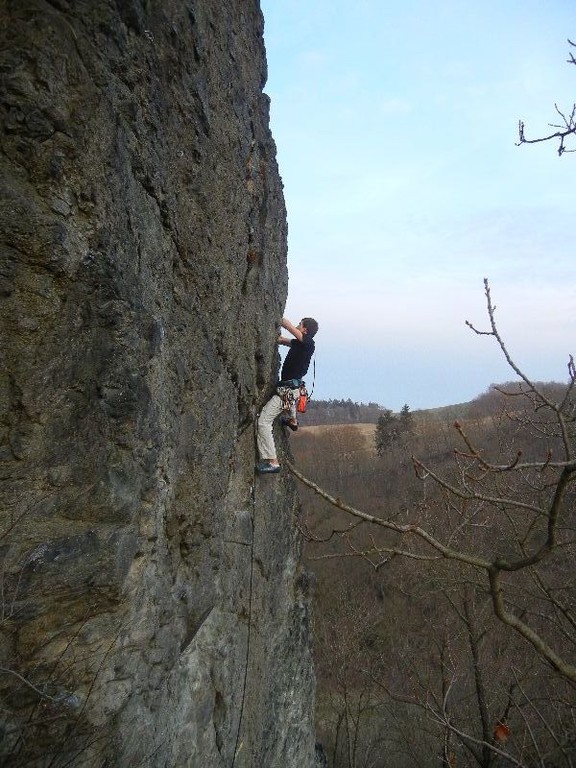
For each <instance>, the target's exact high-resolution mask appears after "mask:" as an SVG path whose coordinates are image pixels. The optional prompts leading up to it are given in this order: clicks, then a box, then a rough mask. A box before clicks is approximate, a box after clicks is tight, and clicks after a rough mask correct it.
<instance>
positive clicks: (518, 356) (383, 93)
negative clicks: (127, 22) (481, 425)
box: [261, 0, 576, 411]
mask: <svg viewBox="0 0 576 768" xmlns="http://www.w3.org/2000/svg"><path fill="white" fill-rule="evenodd" d="M261 7H262V11H263V13H264V19H265V30H264V39H265V44H266V52H267V60H268V81H267V84H266V86H265V89H264V90H265V93H267V94H268V96H269V97H270V100H271V106H270V111H271V118H270V121H271V129H272V134H273V136H274V140H275V142H276V146H277V160H278V165H279V169H280V175H281V177H282V181H283V184H284V195H285V199H286V206H287V213H288V233H289V234H288V269H289V294H288V301H287V305H286V310H285V314H286V316H287V317H288V318H289V319H291V320H293V321H295V322H298V321H299V320H300V319H301V318H302V317H305V316H312V317H315V318H316V319H317V320H318V322H319V324H320V330H319V332H318V335H317V337H316V349H317V351H316V379H315V389H314V396H315V397H317V398H318V399H331V398H336V399H341V398H343V399H348V398H350V399H352V400H354V401H357V402H366V403H367V402H377V403H379V404H380V405H382V406H384V407H386V408H391V409H392V410H396V411H397V410H399V409H400V408H401V407H402V406H403V405H404V404H405V403H406V404H408V405H409V406H410V408H411V409H412V410H416V409H419V408H434V407H438V406H442V405H450V404H455V403H462V402H467V401H469V400H472V399H473V398H475V397H476V396H478V395H479V394H481V393H482V392H485V391H486V390H487V389H488V388H489V386H490V385H491V384H493V383H502V382H506V381H511V380H514V379H515V378H516V376H515V374H514V373H513V371H512V370H511V369H510V368H509V367H508V366H507V364H506V362H505V360H504V357H503V355H502V352H501V351H500V350H499V348H498V346H497V344H496V343H495V341H494V339H493V338H491V337H488V336H483V335H477V334H475V333H474V332H473V331H471V330H470V329H469V328H468V327H467V326H466V321H470V322H472V323H473V324H474V325H475V326H476V327H477V328H478V329H479V330H486V329H487V328H488V317H487V313H486V299H485V295H484V278H486V279H488V281H489V285H490V290H491V294H492V299H493V302H494V304H495V305H496V307H497V309H496V321H497V323H498V328H499V331H500V333H501V335H502V336H503V338H504V340H505V343H506V345H507V348H508V351H509V352H510V354H511V356H512V358H513V359H514V361H515V362H516V363H517V364H518V365H519V366H520V367H521V368H522V370H523V371H524V372H525V373H526V374H527V375H528V376H529V377H530V378H532V379H533V380H538V381H566V380H567V376H568V374H567V362H568V359H569V355H570V354H575V355H576V343H575V342H576V339H575V334H574V329H575V324H576V258H575V257H574V229H575V228H574V220H575V217H574V210H573V209H574V184H573V182H574V171H575V170H576V153H574V154H568V153H565V154H564V155H563V156H562V157H559V156H558V154H557V144H556V143H552V142H545V143H542V144H534V145H523V146H516V143H517V141H518V121H519V120H523V121H524V122H525V124H526V136H527V138H537V137H540V136H545V135H548V134H549V133H551V132H552V131H553V129H551V128H550V124H551V123H556V122H559V120H560V117H559V115H558V114H557V112H556V110H555V105H557V106H558V108H559V109H560V110H561V111H564V112H568V113H569V112H570V111H571V109H572V106H573V104H574V102H575V101H576V66H574V65H571V64H568V63H567V60H568V57H569V54H570V52H571V50H572V49H571V47H570V45H569V43H568V39H573V40H574V41H575V42H576V4H574V2H573V0H522V2H520V0H507V1H504V2H503V1H502V0H485V1H484V2H477V3H466V4H464V3H462V2H456V0H434V2H432V1H431V0H430V1H429V2H426V1H425V0H404V1H403V2H402V3H393V2H391V1H390V0H388V1H387V0H355V2H353V3H351V2H350V1H349V0H346V2H343V1H342V0H261ZM574 53H576V49H574ZM574 147H575V148H576V142H575V143H574ZM307 382H308V384H310V383H311V378H310V376H308V378H307ZM309 388H310V387H309Z"/></svg>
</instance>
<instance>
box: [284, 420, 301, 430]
mask: <svg viewBox="0 0 576 768" xmlns="http://www.w3.org/2000/svg"><path fill="white" fill-rule="evenodd" d="M282 426H283V427H288V429H291V430H292V432H296V430H297V429H298V424H294V422H293V421H290V419H282Z"/></svg>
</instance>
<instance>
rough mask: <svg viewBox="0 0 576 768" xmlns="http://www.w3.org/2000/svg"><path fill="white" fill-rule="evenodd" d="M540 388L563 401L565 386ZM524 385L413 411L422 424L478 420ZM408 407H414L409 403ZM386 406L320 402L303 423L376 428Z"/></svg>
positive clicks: (548, 384) (555, 384) (493, 387)
mask: <svg viewBox="0 0 576 768" xmlns="http://www.w3.org/2000/svg"><path fill="white" fill-rule="evenodd" d="M537 385H538V386H539V387H540V388H541V389H542V390H543V391H545V392H546V393H547V394H548V395H549V396H550V397H552V398H555V397H560V396H561V394H562V392H563V391H564V389H565V386H566V385H565V384H563V383H559V382H553V381H552V382H537ZM521 386H523V384H522V383H521V382H519V381H512V382H510V381H509V382H505V383H504V384H491V385H490V387H489V388H488V389H487V390H486V391H485V392H483V393H481V394H479V395H478V396H477V397H475V398H474V399H473V400H470V401H469V402H465V403H456V404H454V405H444V406H441V407H439V408H428V409H418V410H415V411H413V413H414V415H417V416H418V421H422V420H428V419H433V420H438V421H443V422H450V421H454V420H456V419H467V418H478V417H479V416H482V415H484V416H487V415H489V414H490V413H492V412H493V411H494V408H498V407H499V405H498V403H499V401H500V398H501V395H500V392H508V393H518V392H519V390H520V387H521ZM408 405H410V404H409V403H408ZM385 410H386V406H385V405H380V404H378V403H374V402H370V403H357V402H355V401H353V400H351V399H350V398H348V399H347V400H344V399H341V400H316V399H312V400H310V402H309V403H308V409H307V412H306V415H305V417H304V418H303V420H302V423H303V425H305V426H310V427H312V426H320V425H323V424H376V423H377V422H378V418H379V417H380V416H381V414H382V413H383V411H385Z"/></svg>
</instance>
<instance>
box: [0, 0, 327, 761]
mask: <svg viewBox="0 0 576 768" xmlns="http://www.w3.org/2000/svg"><path fill="white" fill-rule="evenodd" d="M262 31H263V19H262V15H261V12H260V9H259V5H258V2H257V0H163V2H153V1H152V0H50V1H49V0H26V2H22V0H3V1H2V2H0V35H1V53H0V58H1V70H0V71H1V73H2V74H1V82H0V110H1V118H2V124H3V126H2V147H1V154H0V163H1V174H0V179H1V181H0V183H1V185H2V195H1V203H0V222H1V229H2V246H1V252H0V318H1V320H0V322H1V326H0V330H1V350H0V354H1V369H0V473H1V488H2V499H1V506H0V515H1V521H0V555H1V556H2V561H3V566H2V571H1V574H0V580H1V588H2V591H1V596H2V603H1V611H2V612H1V614H0V718H1V722H0V763H2V764H3V765H10V766H12V765H14V766H20V765H22V766H24V765H25V766H52V767H53V768H57V767H59V766H104V765H106V766H143V767H146V766H150V767H156V766H158V767H159V766H163V767H166V768H172V767H174V768H176V767H180V766H194V767H195V766H198V767H201V768H206V767H210V766H217V767H220V766H226V768H232V767H233V766H236V768H248V767H254V768H268V767H270V768H274V767H275V766H282V768H286V767H289V766H294V768H305V767H306V766H311V765H312V764H313V762H314V758H313V753H314V744H313V728H312V708H313V707H312V700H313V676H312V670H311V662H310V654H309V638H308V625H307V617H308V603H307V597H306V594H305V592H306V590H305V582H306V579H305V576H304V575H302V574H301V573H300V571H299V565H298V560H299V547H300V543H299V538H298V535H297V532H296V529H295V525H294V515H295V512H296V497H295V489H294V487H293V485H292V484H291V483H290V480H289V478H288V477H286V476H282V477H278V476H275V477H264V478H256V479H255V478H254V475H253V465H254V429H253V423H254V417H255V414H256V413H257V410H258V408H259V407H260V406H261V404H262V402H263V401H264V399H265V398H266V396H267V395H268V394H269V391H270V387H271V385H272V382H273V380H274V376H275V369H276V364H277V353H276V349H275V344H274V340H275V324H276V323H277V322H278V320H279V318H280V316H281V314H282V309H283V306H284V302H285V298H286V291H287V272H286V215H285V209H284V202H283V195H282V186H281V181H280V178H279V175H278V169H277V167H276V159H275V146H274V143H273V141H272V137H271V135H270V131H269V125H268V122H269V121H268V100H267V97H266V96H265V94H263V91H262V89H263V87H264V83H265V79H266V64H265V52H264V47H263V41H262Z"/></svg>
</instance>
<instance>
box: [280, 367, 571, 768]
mask: <svg viewBox="0 0 576 768" xmlns="http://www.w3.org/2000/svg"><path fill="white" fill-rule="evenodd" d="M515 370H516V369H515ZM568 370H569V379H568V382H567V383H553V382H552V383H538V382H532V381H531V380H530V379H528V378H527V377H525V376H524V374H523V373H522V372H521V371H518V373H519V374H520V376H519V377H518V378H517V379H515V380H514V381H511V382H508V383H505V384H502V385H492V386H491V387H490V388H489V389H488V390H487V391H486V392H485V393H483V394H481V395H479V396H478V397H477V398H476V399H475V400H473V401H472V402H470V403H466V404H461V405H458V406H454V407H451V408H441V409H437V410H431V411H416V412H411V411H410V409H409V407H408V406H405V407H404V409H403V411H402V412H401V413H399V414H392V412H391V411H389V410H387V409H385V408H381V407H378V406H375V404H369V405H368V406H362V405H359V404H353V403H350V402H349V401H347V402H346V401H330V402H328V403H318V404H317V405H316V407H315V409H314V410H312V409H311V410H310V411H309V413H310V416H311V417H312V418H311V419H310V421H313V422H314V425H310V423H309V421H307V418H308V415H309V414H308V413H307V414H306V415H305V416H304V417H303V419H302V428H301V429H300V430H299V431H298V432H297V433H295V434H293V435H291V436H290V441H291V448H292V452H293V455H294V464H293V465H292V471H293V473H294V474H295V475H296V477H298V478H299V480H300V481H301V483H300V492H301V498H302V505H301V514H300V519H299V527H300V530H301V532H302V534H303V536H304V538H305V541H306V544H305V560H306V565H307V567H308V568H309V569H310V570H311V571H312V573H313V574H314V579H313V580H314V583H315V588H314V593H315V597H314V631H315V643H316V647H315V655H316V659H315V661H316V673H317V685H318V690H317V733H318V738H319V739H320V740H321V742H322V744H323V748H324V750H325V753H326V756H327V760H328V765H330V766H332V767H333V768H385V767H386V768H389V767H390V766H393V768H409V767H410V768H412V767H413V766H421V767H422V768H428V766H430V768H431V767H432V766H439V765H443V766H451V767H452V768H456V767H458V768H463V767H468V766H470V768H473V767H474V768H497V767H498V768H499V767H500V766H519V767H522V768H532V767H536V766H538V767H539V768H552V767H554V768H560V767H561V766H562V767H568V766H573V765H576V721H575V719H576V690H575V686H576V654H575V644H576V611H575V608H576V584H575V572H574V555H575V539H574V526H575V523H576V492H575V488H574V477H575V474H576V461H575V459H574V453H575V448H576V444H575V434H574V415H575V400H574V397H573V395H574V388H575V384H576V376H575V375H574V365H573V361H572V360H571V362H570V363H569V366H568ZM353 413H356V414H357V420H356V421H353V419H352V415H353ZM338 414H340V415H343V416H344V418H343V420H342V423H340V424H338V423H336V422H335V418H336V417H337V415H338ZM368 414H371V417H370V418H366V417H367V415H368ZM399 427H400V428H399ZM383 438H384V439H383Z"/></svg>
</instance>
